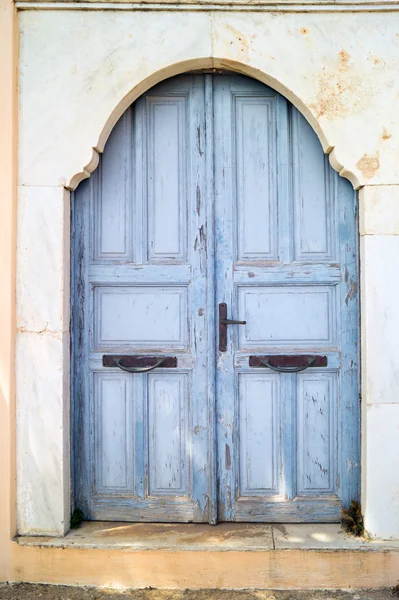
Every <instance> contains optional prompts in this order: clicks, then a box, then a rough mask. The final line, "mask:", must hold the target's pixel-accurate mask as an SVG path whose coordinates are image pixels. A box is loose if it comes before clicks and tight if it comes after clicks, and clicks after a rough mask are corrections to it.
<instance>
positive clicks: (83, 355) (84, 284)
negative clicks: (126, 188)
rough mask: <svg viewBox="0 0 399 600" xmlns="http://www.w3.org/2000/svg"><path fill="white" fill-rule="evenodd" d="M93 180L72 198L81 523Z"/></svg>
mask: <svg viewBox="0 0 399 600" xmlns="http://www.w3.org/2000/svg"><path fill="white" fill-rule="evenodd" d="M92 194H93V179H92V178H90V179H86V180H84V181H82V183H81V184H80V185H79V187H78V188H77V190H76V191H75V192H74V194H73V195H72V199H71V210H72V240H71V253H72V256H71V283H72V294H71V298H72V307H71V319H72V323H71V326H72V339H71V342H72V343H71V350H72V360H71V363H72V365H73V366H72V373H71V383H72V389H71V391H72V395H73V405H74V406H73V411H72V414H73V423H72V426H73V448H74V451H73V458H74V461H73V467H72V481H73V506H74V507H75V508H79V509H80V510H81V511H82V512H83V514H84V517H85V519H90V518H91V506H90V497H91V490H90V480H91V472H92V471H91V464H90V440H91V435H90V431H89V427H88V424H89V422H90V400H89V398H90V385H91V373H90V370H89V362H88V354H87V349H88V348H89V345H90V329H89V321H90V300H89V297H90V287H89V280H88V276H87V269H88V259H89V253H90V212H91V211H90V209H91V206H92V200H91V197H92Z"/></svg>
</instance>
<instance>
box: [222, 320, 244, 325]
mask: <svg viewBox="0 0 399 600" xmlns="http://www.w3.org/2000/svg"><path fill="white" fill-rule="evenodd" d="M220 322H221V323H222V324H223V325H246V324H247V322H246V321H235V320H234V319H220Z"/></svg>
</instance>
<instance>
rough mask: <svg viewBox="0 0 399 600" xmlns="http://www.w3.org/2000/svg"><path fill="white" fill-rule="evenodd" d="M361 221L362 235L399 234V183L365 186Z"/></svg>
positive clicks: (361, 194) (361, 203)
mask: <svg viewBox="0 0 399 600" xmlns="http://www.w3.org/2000/svg"><path fill="white" fill-rule="evenodd" d="M359 221H360V223H359V225H360V235H399V185H373V186H365V187H363V188H362V189H361V190H360V191H359Z"/></svg>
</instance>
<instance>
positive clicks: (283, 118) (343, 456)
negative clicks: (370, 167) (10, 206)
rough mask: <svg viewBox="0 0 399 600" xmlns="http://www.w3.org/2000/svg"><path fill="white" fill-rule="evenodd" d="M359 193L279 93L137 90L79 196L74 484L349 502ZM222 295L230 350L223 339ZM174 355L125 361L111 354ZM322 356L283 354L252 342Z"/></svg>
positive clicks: (217, 514) (110, 515) (230, 515)
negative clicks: (279, 369)
mask: <svg viewBox="0 0 399 600" xmlns="http://www.w3.org/2000/svg"><path fill="white" fill-rule="evenodd" d="M355 220H356V205H355V197H354V193H353V191H352V189H351V187H350V185H349V183H348V182H347V181H345V180H342V179H340V178H339V176H338V175H337V174H336V173H335V172H333V171H332V169H331V168H330V166H329V164H328V160H327V158H326V157H325V156H324V155H323V152H322V149H321V147H320V144H319V142H318V140H317V138H316V135H315V134H314V132H313V131H312V129H311V128H310V126H309V125H308V123H307V122H306V121H305V120H304V118H303V117H302V116H301V115H300V114H299V113H298V112H297V111H296V109H294V108H293V107H292V106H291V105H289V104H288V102H287V101H286V100H285V99H284V98H283V97H281V96H280V95H279V94H277V93H276V92H274V91H273V90H271V89H270V88H267V87H265V86H264V85H262V84H260V83H259V82H256V81H253V80H251V79H248V78H245V77H241V76H236V75H234V76H233V75H231V76H230V75H187V76H181V77H177V78H174V79H171V80H168V81H166V82H164V83H162V84H160V85H158V86H157V87H156V88H154V89H152V90H150V91H149V92H147V93H146V94H145V95H144V96H143V97H141V98H140V99H139V100H138V101H137V102H136V103H135V104H134V105H133V106H132V107H131V108H130V109H129V110H128V111H127V112H126V113H125V114H124V115H123V117H122V118H121V120H120V121H119V123H118V124H117V125H116V127H115V129H114V131H113V132H112V135H111V136H110V138H109V141H108V143H107V146H106V148H105V151H104V155H103V156H102V159H101V161H100V166H99V168H98V169H97V171H95V173H93V175H92V177H91V178H90V180H89V181H88V182H84V183H83V184H82V185H81V186H80V187H79V188H78V190H77V191H76V193H75V198H74V214H73V222H74V248H73V253H74V272H73V282H74V306H73V322H74V330H75V337H74V357H75V360H74V378H73V379H74V407H73V408H74V422H75V430H74V438H75V445H74V448H75V451H74V452H75V458H74V465H75V499H76V500H75V501H76V505H77V506H79V507H81V508H83V510H84V513H85V516H86V517H87V518H92V519H103V520H107V519H108V520H109V519H110V520H128V521H129V520H138V521H141V520H142V521H210V522H215V521H216V519H217V518H218V519H219V520H240V521H276V522H281V521H287V522H295V521H316V522H317V521H337V520H338V519H339V516H340V511H341V506H342V503H344V504H347V503H348V502H349V501H350V500H351V499H352V498H357V497H358V494H359V406H358V405H359V402H358V347H357V339H358V338H357V336H358V300H357V244H356V236H355V231H356V227H355ZM221 302H225V303H227V307H228V318H229V319H238V320H242V321H246V325H245V326H244V325H228V327H227V352H217V351H216V350H215V342H216V341H217V340H216V332H217V315H218V311H217V307H218V305H219V304H220V303H221ZM106 353H110V354H124V353H125V354H134V355H145V354H148V355H149V356H158V355H159V356H162V355H167V356H176V358H177V368H173V369H170V370H169V369H159V370H155V371H153V372H151V373H148V374H146V375H144V374H140V375H138V374H135V375H130V374H128V373H125V372H122V371H121V370H118V369H111V368H109V367H108V368H105V369H104V368H103V366H102V364H101V359H102V356H103V354H106ZM273 354H294V355H295V354H301V355H303V354H304V355H312V354H317V355H322V356H326V357H327V366H323V367H320V368H317V367H312V369H309V370H306V371H303V372H302V373H298V374H278V373H275V372H272V371H271V370H270V369H266V368H265V369H260V368H253V367H250V366H249V356H251V355H273Z"/></svg>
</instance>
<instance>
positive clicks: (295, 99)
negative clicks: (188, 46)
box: [65, 57, 363, 191]
mask: <svg viewBox="0 0 399 600" xmlns="http://www.w3.org/2000/svg"><path fill="white" fill-rule="evenodd" d="M200 69H226V70H229V71H232V72H235V73H240V74H242V75H247V76H248V77H252V78H253V79H257V80H258V81H261V82H262V83H264V84H265V85H267V86H269V87H271V88H272V89H274V90H276V91H277V92H279V94H281V95H282V96H284V97H285V98H287V100H289V101H290V102H291V103H292V104H293V105H294V106H295V107H296V108H297V109H298V110H299V111H300V112H301V113H302V114H303V116H304V117H305V118H306V120H307V121H308V122H309V123H310V125H311V126H312V128H313V129H314V131H315V132H316V135H317V136H318V138H319V140H320V143H321V145H322V148H323V151H324V153H325V154H329V157H330V163H331V166H332V167H333V168H334V169H335V170H336V171H338V173H339V174H340V175H341V176H342V177H345V178H346V179H349V181H350V182H351V183H352V185H353V187H354V189H356V190H357V189H359V188H360V187H361V186H362V185H363V182H361V181H360V180H359V178H358V176H357V174H356V173H353V172H352V171H350V170H349V169H346V168H345V166H344V165H342V164H341V163H340V162H339V160H338V158H337V156H336V152H335V149H334V146H333V145H332V143H331V142H330V141H329V139H328V135H327V134H326V133H325V131H324V129H323V126H322V123H321V122H320V120H319V119H317V117H316V116H315V114H314V112H312V110H311V108H310V107H309V106H307V105H306V104H305V103H304V102H303V101H302V100H301V98H300V97H299V96H298V95H297V94H296V93H295V91H294V90H291V89H289V88H288V87H287V86H285V85H283V84H282V83H281V82H280V81H278V80H277V79H276V78H274V77H272V76H270V75H269V74H268V73H266V72H263V71H260V70H259V69H256V68H254V67H251V66H250V65H248V64H246V63H241V62H237V61H233V60H230V59H226V58H216V57H213V58H203V59H201V58H197V59H194V60H187V61H182V62H178V63H175V64H173V65H170V66H168V67H167V68H165V69H161V70H159V71H155V72H154V73H151V75H149V76H147V77H145V78H144V79H143V80H142V81H141V82H140V83H139V84H137V85H136V86H134V88H132V90H131V91H130V92H129V93H128V94H127V95H126V96H124V98H122V100H121V101H120V102H119V103H118V104H117V106H116V107H115V109H114V110H113V111H112V113H111V115H110V116H109V118H108V119H107V121H106V123H105V125H104V127H103V129H102V131H101V132H100V134H99V137H98V141H97V143H96V144H94V145H93V154H92V158H91V160H90V162H89V163H88V164H87V165H85V166H84V167H83V169H82V171H80V172H79V173H76V174H74V175H73V176H72V177H71V179H70V181H69V183H68V184H67V185H66V186H65V187H66V188H67V189H68V190H70V191H72V190H74V189H76V187H77V186H78V185H79V183H80V182H81V181H83V179H86V178H87V177H90V174H91V173H92V172H93V171H94V170H95V169H96V168H97V166H98V162H99V154H101V153H102V152H103V151H104V147H105V144H106V142H107V139H108V137H109V135H110V133H111V131H112V129H113V127H114V126H115V124H116V123H117V121H118V120H119V119H120V117H121V116H122V115H123V113H124V112H125V111H126V109H127V108H128V107H129V106H130V105H131V104H132V103H133V102H134V101H135V100H137V98H139V97H140V96H141V95H142V94H144V93H145V92H146V91H147V90H149V89H150V88H152V87H154V86H155V85H156V84H157V83H160V82H161V81H163V80H164V79H169V78H170V77H174V76H175V75H180V74H182V73H186V72H187V71H194V70H200Z"/></svg>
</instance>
